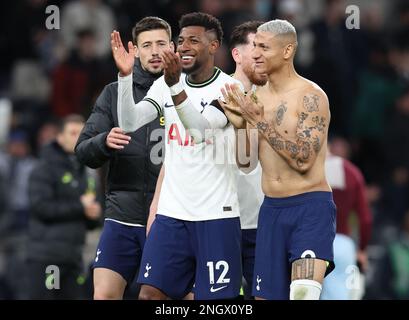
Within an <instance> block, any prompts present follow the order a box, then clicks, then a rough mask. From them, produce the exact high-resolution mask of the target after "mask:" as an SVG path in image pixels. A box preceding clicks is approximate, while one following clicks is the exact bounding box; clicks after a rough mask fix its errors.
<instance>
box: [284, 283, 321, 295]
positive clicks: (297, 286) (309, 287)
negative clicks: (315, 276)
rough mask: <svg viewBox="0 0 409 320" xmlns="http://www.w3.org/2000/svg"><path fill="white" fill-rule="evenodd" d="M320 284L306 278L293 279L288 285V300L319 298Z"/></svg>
mask: <svg viewBox="0 0 409 320" xmlns="http://www.w3.org/2000/svg"><path fill="white" fill-rule="evenodd" d="M321 290H322V286H321V284H320V283H319V282H317V281H314V280H308V279H300V280H294V281H293V282H291V285H290V300H319V299H320V295H321Z"/></svg>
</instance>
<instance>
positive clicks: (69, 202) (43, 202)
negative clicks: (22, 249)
mask: <svg viewBox="0 0 409 320" xmlns="http://www.w3.org/2000/svg"><path fill="white" fill-rule="evenodd" d="M91 186H92V187H94V186H95V179H93V178H92V177H91V176H90V175H88V174H87V171H86V169H85V167H84V166H83V165H81V164H80V163H79V162H78V160H77V159H76V157H75V155H73V154H72V155H69V154H67V153H66V152H65V151H64V150H63V149H62V148H61V147H60V145H59V144H58V143H57V142H53V143H51V144H49V145H47V146H46V147H45V148H44V149H43V150H42V153H41V156H40V161H39V163H38V164H37V166H36V167H35V168H34V170H33V171H32V173H31V176H30V180H29V199H30V209H31V216H30V221H29V242H28V259H29V260H34V261H47V262H53V263H56V264H58V263H65V264H75V265H78V264H80V263H81V261H82V248H83V244H84V241H85V234H86V230H87V227H89V226H91V225H94V226H96V225H97V222H96V221H94V222H91V221H89V220H87V219H86V217H85V213H84V208H83V206H82V204H81V202H80V197H81V195H82V194H84V193H85V192H86V191H88V189H89V188H91Z"/></svg>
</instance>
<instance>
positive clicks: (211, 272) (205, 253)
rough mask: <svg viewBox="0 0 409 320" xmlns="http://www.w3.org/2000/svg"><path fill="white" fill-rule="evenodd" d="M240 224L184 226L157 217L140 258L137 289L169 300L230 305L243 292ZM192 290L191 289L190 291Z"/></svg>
mask: <svg viewBox="0 0 409 320" xmlns="http://www.w3.org/2000/svg"><path fill="white" fill-rule="evenodd" d="M240 250H241V232H240V220H239V218H229V219H217V220H206V221H185V220H179V219H174V218H170V217H167V216H163V215H159V214H157V215H156V218H155V221H154V223H153V224H152V228H151V230H150V232H149V235H148V238H147V240H146V243H145V249H144V252H143V256H142V262H141V269H140V271H139V277H138V283H141V284H147V285H150V286H153V287H155V288H158V289H160V290H161V291H162V292H164V293H165V294H166V295H167V296H168V297H170V298H172V299H181V298H183V297H184V296H186V294H188V293H189V292H191V291H192V290H193V292H194V295H195V299H197V300H204V299H206V300H208V299H228V298H234V297H237V296H238V295H239V292H240V286H241V277H242V272H241V251H240ZM193 284H194V289H193Z"/></svg>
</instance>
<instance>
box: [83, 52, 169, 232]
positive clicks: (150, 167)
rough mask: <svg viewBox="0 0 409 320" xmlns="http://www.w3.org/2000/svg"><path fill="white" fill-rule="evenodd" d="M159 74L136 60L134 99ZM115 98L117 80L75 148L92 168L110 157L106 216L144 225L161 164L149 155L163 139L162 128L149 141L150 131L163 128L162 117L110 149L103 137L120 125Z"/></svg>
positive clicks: (103, 95) (100, 99) (107, 89)
mask: <svg viewBox="0 0 409 320" xmlns="http://www.w3.org/2000/svg"><path fill="white" fill-rule="evenodd" d="M158 77H159V75H158V76H154V75H152V74H151V73H148V72H146V71H144V70H143V69H142V68H141V66H140V62H139V60H137V61H136V63H135V67H134V72H133V96H134V100H135V102H139V101H140V100H142V98H144V97H145V95H146V93H147V92H148V90H149V88H150V87H151V85H152V83H153V82H154V81H155V80H156V79H157V78H158ZM117 98H118V83H117V82H114V83H111V84H109V85H107V86H106V87H105V88H104V90H103V91H102V93H101V95H100V96H99V97H98V99H97V101H96V104H95V106H94V109H93V111H92V114H91V115H90V117H89V119H88V120H87V122H86V124H85V127H84V129H83V130H82V132H81V135H80V137H79V139H78V142H77V145H76V147H75V152H76V155H77V157H78V159H79V161H80V162H81V163H83V164H85V165H87V166H89V167H91V168H98V167H100V166H102V165H103V164H104V163H105V162H106V161H108V160H109V169H108V177H107V190H106V202H105V206H106V211H105V216H106V217H107V218H111V219H116V220H119V221H122V222H127V223H134V224H142V225H145V224H146V220H147V217H148V213H149V206H150V203H151V201H152V197H153V194H154V192H155V187H156V180H157V177H158V175H159V171H160V167H161V165H160V164H153V163H152V161H151V160H150V156H149V155H150V153H151V150H152V148H153V146H155V145H156V144H157V143H158V141H160V143H163V142H162V141H163V131H164V130H160V131H159V132H160V138H159V139H156V140H154V141H151V132H152V131H153V130H155V129H161V128H163V119H162V121H160V119H159V118H157V119H156V120H154V121H152V122H150V123H148V124H147V125H145V126H143V127H142V128H140V129H138V130H137V131H135V132H133V133H130V136H131V138H132V139H131V141H130V143H129V144H128V145H127V146H125V148H124V149H122V150H110V149H109V148H107V146H106V144H105V141H106V137H107V135H108V134H109V132H110V131H111V129H112V128H113V127H118V126H119V125H118V115H117ZM161 123H162V126H161ZM155 150H156V148H155Z"/></svg>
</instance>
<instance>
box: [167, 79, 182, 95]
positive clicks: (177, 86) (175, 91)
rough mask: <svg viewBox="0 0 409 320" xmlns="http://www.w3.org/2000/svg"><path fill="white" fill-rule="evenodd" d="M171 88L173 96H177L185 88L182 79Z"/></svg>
mask: <svg viewBox="0 0 409 320" xmlns="http://www.w3.org/2000/svg"><path fill="white" fill-rule="evenodd" d="M169 89H170V95H171V96H177V95H178V94H179V93H181V92H182V91H183V90H185V89H184V88H183V85H182V83H181V82H180V81H179V82H178V83H176V84H174V85H173V86H171V87H169Z"/></svg>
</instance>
